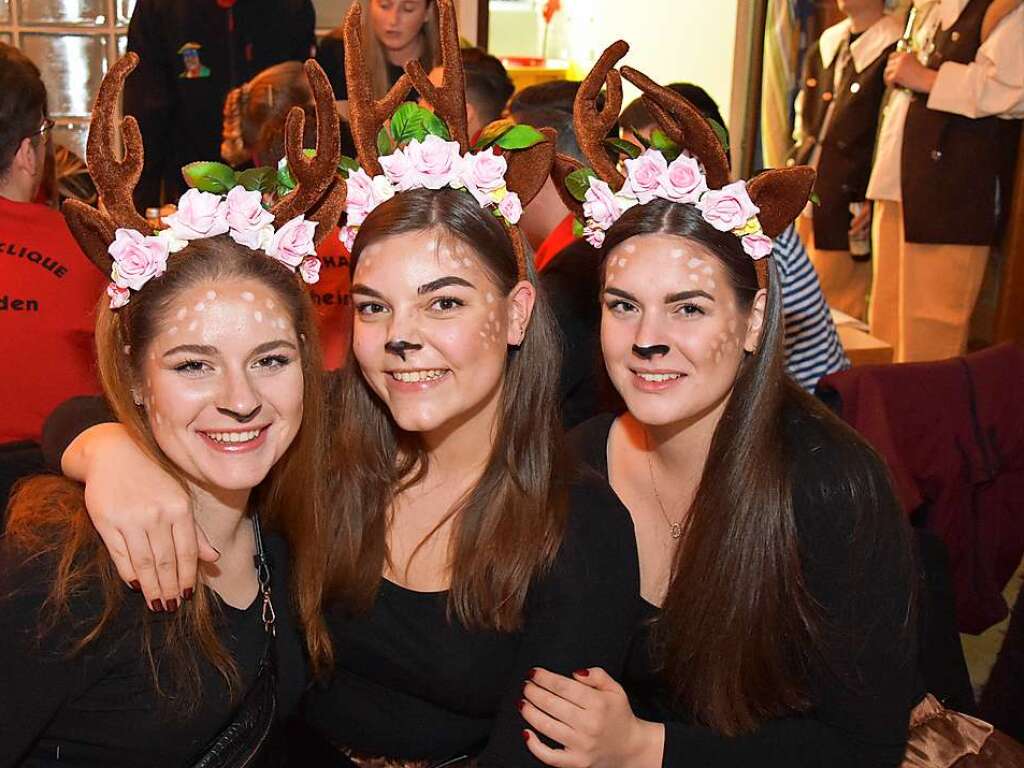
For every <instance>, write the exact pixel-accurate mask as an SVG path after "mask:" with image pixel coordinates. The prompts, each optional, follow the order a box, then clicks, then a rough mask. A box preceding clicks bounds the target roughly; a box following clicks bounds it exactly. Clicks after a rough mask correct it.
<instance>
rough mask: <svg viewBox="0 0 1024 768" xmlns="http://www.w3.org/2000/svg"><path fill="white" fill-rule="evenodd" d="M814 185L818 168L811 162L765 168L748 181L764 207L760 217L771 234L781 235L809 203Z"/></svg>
mask: <svg viewBox="0 0 1024 768" xmlns="http://www.w3.org/2000/svg"><path fill="white" fill-rule="evenodd" d="M709 184H710V182H709ZM813 186H814V169H813V168H811V167H810V166H807V165H794V166H791V167H789V168H776V169H773V170H770V171H765V172H764V173H761V174H758V175H757V176H755V177H754V178H752V179H751V180H750V181H748V182H747V193H748V194H749V195H750V199H751V200H753V201H754V204H755V205H756V206H757V207H758V208H760V209H761V211H760V213H758V214H757V219H758V221H760V222H761V229H763V230H764V233H765V234H766V235H768V237H772V238H774V237H778V236H779V235H780V234H782V233H783V232H784V231H785V229H786V227H788V226H789V225H790V224H792V223H793V221H794V220H795V219H796V217H797V216H799V215H800V212H801V211H802V210H803V209H804V206H805V205H807V200H808V198H809V197H810V196H811V188H812V187H813Z"/></svg>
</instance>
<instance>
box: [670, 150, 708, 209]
mask: <svg viewBox="0 0 1024 768" xmlns="http://www.w3.org/2000/svg"><path fill="white" fill-rule="evenodd" d="M661 186H662V190H661V191H662V193H663V194H664V195H665V197H666V198H668V199H669V200H671V201H673V202H676V203H696V202H697V201H698V200H700V196H701V195H702V194H703V193H704V192H706V191H707V189H708V182H707V179H706V178H704V174H703V173H702V172H701V169H700V163H699V162H697V160H696V159H695V158H692V157H690V156H689V155H680V156H679V157H677V158H676V159H675V160H673V161H672V163H671V165H669V167H668V172H667V173H666V174H665V176H664V177H663V178H662V182H661Z"/></svg>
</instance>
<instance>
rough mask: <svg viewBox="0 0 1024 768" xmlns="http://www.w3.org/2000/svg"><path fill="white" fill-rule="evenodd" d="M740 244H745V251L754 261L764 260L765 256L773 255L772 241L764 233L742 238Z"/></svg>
mask: <svg viewBox="0 0 1024 768" xmlns="http://www.w3.org/2000/svg"><path fill="white" fill-rule="evenodd" d="M740 242H741V243H742V244H743V250H744V251H745V252H746V254H747V255H748V256H749V257H750V258H752V259H755V260H756V259H763V258H764V257H765V256H769V255H771V252H772V239H771V238H770V237H768V236H767V235H766V234H764V233H763V232H757V233H756V234H753V235H744V236H743V237H741V238H740Z"/></svg>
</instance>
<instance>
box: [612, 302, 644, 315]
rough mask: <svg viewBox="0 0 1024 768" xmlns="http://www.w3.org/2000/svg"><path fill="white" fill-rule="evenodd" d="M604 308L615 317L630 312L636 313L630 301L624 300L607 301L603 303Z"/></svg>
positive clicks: (634, 306) (635, 308) (635, 307)
mask: <svg viewBox="0 0 1024 768" xmlns="http://www.w3.org/2000/svg"><path fill="white" fill-rule="evenodd" d="M605 306H606V307H608V310H609V311H610V312H612V313H614V314H616V315H625V314H628V313H630V312H637V311H639V310H638V309H637V306H636V305H635V304H633V302H631V301H626V300H625V299H609V300H608V301H606V302H605Z"/></svg>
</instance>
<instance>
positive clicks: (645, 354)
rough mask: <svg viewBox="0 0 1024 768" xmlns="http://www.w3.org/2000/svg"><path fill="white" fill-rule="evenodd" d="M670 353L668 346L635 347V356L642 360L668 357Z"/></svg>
mask: <svg viewBox="0 0 1024 768" xmlns="http://www.w3.org/2000/svg"><path fill="white" fill-rule="evenodd" d="M668 352H669V349H668V345H667V344H651V345H649V346H646V347H641V346H638V345H636V344H634V345H633V354H634V355H636V356H637V357H639V358H640V359H641V360H651V359H652V358H655V357H658V356H660V355H667V354H668Z"/></svg>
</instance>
